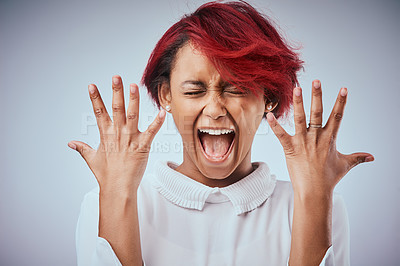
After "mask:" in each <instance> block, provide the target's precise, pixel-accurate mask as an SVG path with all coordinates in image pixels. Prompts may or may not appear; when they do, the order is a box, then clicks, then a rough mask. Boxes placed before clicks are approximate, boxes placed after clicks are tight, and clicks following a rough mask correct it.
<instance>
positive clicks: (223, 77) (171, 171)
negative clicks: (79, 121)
mask: <svg viewBox="0 0 400 266" xmlns="http://www.w3.org/2000/svg"><path fill="white" fill-rule="evenodd" d="M301 66H302V61H301V60H300V59H299V58H298V56H297V54H296V53H294V52H293V51H292V50H291V49H290V47H288V45H286V44H285V42H284V41H283V40H282V38H281V36H280V35H279V34H278V33H277V31H276V30H275V29H274V27H273V26H272V25H271V24H270V23H269V22H268V20H267V19H266V18H265V17H263V16H262V15H260V14H259V13H258V12H257V11H256V10H255V9H254V8H252V7H251V6H250V5H248V4H246V3H244V2H231V3H208V4H205V5H203V6H201V7H200V8H199V9H198V10H197V11H196V12H194V13H193V14H191V15H188V16H185V17H184V18H182V19H181V20H180V21H179V22H178V23H176V24H175V25H173V26H172V27H171V28H170V29H169V30H168V31H167V32H166V33H165V34H164V36H163V37H162V38H161V39H160V41H159V42H158V43H157V45H156V47H155V49H154V51H153V53H152V55H151V57H150V59H149V62H148V65H147V67H146V70H145V72H144V75H143V80H142V81H143V83H144V84H145V85H146V87H147V89H148V92H149V94H150V95H151V97H152V98H153V99H154V101H155V103H156V104H157V106H158V107H160V108H161V111H160V112H159V114H158V116H157V117H156V119H155V120H154V122H153V123H152V124H151V125H150V126H149V128H148V129H147V130H146V131H144V132H139V130H138V126H137V123H138V117H139V114H138V110H139V102H138V100H139V94H138V93H139V92H138V87H137V85H135V84H131V86H130V96H129V97H130V99H129V105H128V108H127V112H125V106H124V97H123V85H122V80H121V78H120V77H119V76H114V77H113V84H112V88H113V102H112V110H113V121H112V120H111V118H110V117H109V115H108V114H107V111H106V108H105V106H104V103H103V101H102V100H101V97H100V94H99V91H98V90H97V88H96V86H95V85H89V94H90V98H91V100H92V104H93V110H94V112H95V114H96V118H97V123H98V127H99V131H100V138H101V142H100V145H99V148H98V150H93V149H92V148H91V147H89V146H88V145H87V144H85V143H82V142H79V141H72V142H70V143H69V146H70V147H71V148H73V149H76V150H77V151H78V152H79V153H80V154H81V155H82V157H83V158H84V159H85V161H86V162H87V164H88V166H89V167H90V169H91V170H92V172H93V173H94V175H95V177H96V179H97V181H98V183H99V189H98V190H94V191H92V192H90V193H88V194H87V195H86V196H85V199H84V202H83V204H82V210H81V214H80V217H79V221H78V227H77V252H78V264H80V265H88V264H93V265H120V264H121V263H122V264H123V265H141V264H142V263H144V264H145V265H244V264H249V265H285V264H287V263H288V264H289V265H318V264H320V265H333V264H335V263H336V265H348V264H349V250H348V245H349V243H348V222H347V216H346V211H345V207H344V203H343V200H342V199H341V197H339V196H338V195H335V196H334V193H333V190H334V187H335V185H336V184H337V183H338V182H339V181H340V179H341V178H342V177H343V176H344V175H345V174H346V173H347V172H348V171H349V170H350V169H351V168H352V167H354V166H355V165H357V164H359V163H361V162H368V161H372V160H373V159H374V158H373V156H372V155H371V154H368V153H354V154H351V155H343V154H341V153H339V152H338V151H337V150H336V146H335V140H336V136H337V132H338V129H339V125H340V121H341V118H342V116H343V111H344V106H345V103H346V98H347V89H346V88H342V89H341V90H340V91H339V94H338V97H337V100H336V103H335V105H334V107H333V110H332V113H331V115H330V117H329V119H328V121H327V123H326V125H325V126H324V127H322V123H323V121H322V98H321V83H320V81H319V80H315V81H314V82H313V84H312V103H311V117H310V123H309V125H308V126H307V125H306V117H305V113H304V108H303V102H302V90H301V88H299V87H296V88H294V89H293V87H295V86H296V85H297V83H298V82H297V77H296V73H297V71H298V70H299V69H301ZM291 104H293V108H294V120H295V129H296V133H295V135H294V136H290V135H289V134H287V133H286V132H285V131H284V129H283V128H282V127H281V126H280V125H279V123H278V122H277V120H276V119H277V118H279V117H282V116H284V115H285V114H286V113H287V112H288V111H289V108H290V105H291ZM165 110H166V111H167V112H169V113H171V115H172V116H173V119H174V122H175V124H176V127H177V129H178V131H179V133H180V135H181V137H182V142H183V146H184V150H183V162H182V164H180V165H176V164H175V163H173V162H160V163H158V164H157V165H156V170H155V174H154V175H146V176H143V175H144V171H145V169H146V165H147V160H148V154H149V150H150V145H151V142H152V140H153V138H154V136H155V134H156V133H157V132H158V130H159V129H160V127H161V125H162V123H163V121H164V119H165V115H166V112H165ZM263 118H266V120H267V121H268V123H269V125H270V127H271V128H272V130H273V131H274V133H275V134H276V136H277V137H278V139H279V141H280V142H281V144H282V147H283V149H284V152H285V156H286V162H287V167H288V170H289V175H290V179H291V183H289V182H283V181H276V180H275V177H274V176H273V175H271V174H270V173H269V169H268V167H267V166H266V164H265V163H262V162H251V146H252V143H253V138H254V135H255V133H256V130H257V128H258V126H259V125H260V123H261V121H262V119H263Z"/></svg>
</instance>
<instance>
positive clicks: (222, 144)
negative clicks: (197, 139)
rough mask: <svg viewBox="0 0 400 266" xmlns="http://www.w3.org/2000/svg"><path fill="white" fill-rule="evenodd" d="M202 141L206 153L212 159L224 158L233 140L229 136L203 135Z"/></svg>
mask: <svg viewBox="0 0 400 266" xmlns="http://www.w3.org/2000/svg"><path fill="white" fill-rule="evenodd" d="M201 140H202V143H203V148H204V151H205V152H206V154H207V155H208V156H210V157H222V156H224V155H225V154H226V153H227V151H228V149H229V146H230V145H231V141H232V139H231V138H230V137H229V136H227V134H224V135H217V136H216V135H209V134H203V136H202V138H201Z"/></svg>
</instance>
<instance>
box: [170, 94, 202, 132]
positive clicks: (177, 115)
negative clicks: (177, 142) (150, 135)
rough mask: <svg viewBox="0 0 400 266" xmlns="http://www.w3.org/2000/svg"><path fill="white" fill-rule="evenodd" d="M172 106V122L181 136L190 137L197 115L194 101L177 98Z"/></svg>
mask: <svg viewBox="0 0 400 266" xmlns="http://www.w3.org/2000/svg"><path fill="white" fill-rule="evenodd" d="M173 108H174V111H173V112H172V114H173V118H174V122H175V125H176V127H177V129H178V131H179V133H180V134H181V136H182V138H187V137H191V136H192V135H193V127H194V122H195V121H196V117H197V116H198V110H197V109H198V106H197V104H196V103H195V102H194V101H189V100H183V99H179V100H178V101H174V104H173Z"/></svg>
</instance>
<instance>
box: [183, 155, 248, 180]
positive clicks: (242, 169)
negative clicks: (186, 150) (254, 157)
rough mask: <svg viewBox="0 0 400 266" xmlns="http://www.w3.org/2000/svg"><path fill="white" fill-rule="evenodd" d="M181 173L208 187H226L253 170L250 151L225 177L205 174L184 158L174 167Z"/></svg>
mask: <svg viewBox="0 0 400 266" xmlns="http://www.w3.org/2000/svg"><path fill="white" fill-rule="evenodd" d="M175 170H176V171H178V172H179V173H181V174H184V175H186V176H188V177H190V178H191V179H193V180H195V181H197V182H199V183H202V184H204V185H206V186H208V187H227V186H229V185H232V184H233V183H236V182H237V181H239V180H241V179H242V178H244V177H245V176H248V175H249V174H250V173H252V172H253V171H254V168H253V165H252V164H251V158H250V152H249V154H247V155H246V156H245V158H244V159H243V160H242V162H240V163H239V165H237V166H236V168H235V169H234V170H233V171H232V173H231V174H229V175H228V176H227V177H222V178H221V177H219V176H213V175H211V176H205V175H204V174H203V173H202V172H201V171H200V170H199V169H198V168H197V167H196V164H194V163H193V162H191V160H185V159H184V161H183V163H182V164H181V165H179V166H178V167H177V168H176V169H175Z"/></svg>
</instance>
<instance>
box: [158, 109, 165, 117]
mask: <svg viewBox="0 0 400 266" xmlns="http://www.w3.org/2000/svg"><path fill="white" fill-rule="evenodd" d="M164 116H165V110H164V109H161V111H160V112H159V113H158V117H159V118H164Z"/></svg>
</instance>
